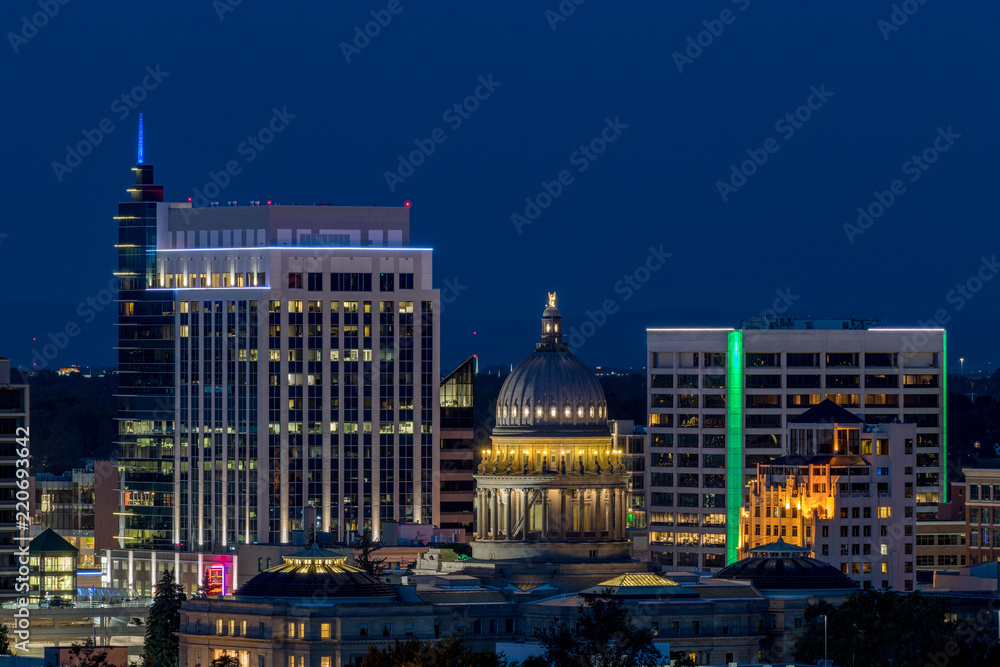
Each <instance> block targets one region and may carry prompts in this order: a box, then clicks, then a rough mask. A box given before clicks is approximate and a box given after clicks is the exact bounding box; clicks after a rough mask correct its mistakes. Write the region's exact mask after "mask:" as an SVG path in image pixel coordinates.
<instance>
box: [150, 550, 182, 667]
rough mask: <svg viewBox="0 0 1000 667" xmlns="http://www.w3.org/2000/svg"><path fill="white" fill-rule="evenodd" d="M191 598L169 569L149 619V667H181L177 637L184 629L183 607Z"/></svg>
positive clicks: (164, 575)
mask: <svg viewBox="0 0 1000 667" xmlns="http://www.w3.org/2000/svg"><path fill="white" fill-rule="evenodd" d="M186 597H187V596H185V595H184V589H183V588H181V586H180V584H178V583H177V582H176V581H175V580H174V571H173V569H169V570H167V571H165V572H164V573H163V576H162V577H160V580H159V581H158V582H156V595H155V596H154V597H153V606H152V607H150V608H149V618H148V619H146V641H145V644H144V646H143V652H142V659H143V661H144V663H145V667H177V660H178V651H179V643H178V640H177V635H176V634H174V633H176V632H177V631H178V630H180V627H181V603H183V602H184V600H185V598H186Z"/></svg>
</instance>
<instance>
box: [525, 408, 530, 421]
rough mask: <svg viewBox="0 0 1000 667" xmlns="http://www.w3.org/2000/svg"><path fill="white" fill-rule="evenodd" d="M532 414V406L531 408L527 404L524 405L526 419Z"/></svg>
mask: <svg viewBox="0 0 1000 667" xmlns="http://www.w3.org/2000/svg"><path fill="white" fill-rule="evenodd" d="M530 416H531V408H529V407H528V406H527V405H526V406H524V418H525V419H527V418H528V417H530Z"/></svg>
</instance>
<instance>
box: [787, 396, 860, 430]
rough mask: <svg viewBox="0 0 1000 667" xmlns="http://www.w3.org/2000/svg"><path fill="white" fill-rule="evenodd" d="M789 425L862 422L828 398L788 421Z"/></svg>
mask: <svg viewBox="0 0 1000 667" xmlns="http://www.w3.org/2000/svg"><path fill="white" fill-rule="evenodd" d="M788 423H789V424H863V423H864V420H863V419H861V418H860V417H858V416H857V415H852V414H851V413H850V412H848V411H847V410H845V409H844V408H842V407H840V406H839V405H837V404H836V403H834V402H833V401H831V400H830V399H829V398H828V399H826V400H824V401H823V402H822V403H820V404H819V405H814V406H813V407H811V408H809V409H808V410H806V411H805V412H803V413H802V414H801V415H799V416H798V417H793V418H792V419H789V420H788Z"/></svg>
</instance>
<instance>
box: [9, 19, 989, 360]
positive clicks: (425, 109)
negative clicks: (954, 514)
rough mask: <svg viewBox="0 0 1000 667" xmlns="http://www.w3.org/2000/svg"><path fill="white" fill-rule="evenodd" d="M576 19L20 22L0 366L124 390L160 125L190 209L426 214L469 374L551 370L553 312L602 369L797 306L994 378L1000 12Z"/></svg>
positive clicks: (13, 31) (173, 178)
mask: <svg viewBox="0 0 1000 667" xmlns="http://www.w3.org/2000/svg"><path fill="white" fill-rule="evenodd" d="M63 1H64V2H65V1H66V0H63ZM47 2H48V3H51V7H50V8H49V12H50V13H54V14H55V15H54V16H52V17H51V18H49V17H47V16H44V15H42V14H37V16H36V17H35V22H36V23H40V24H44V25H43V27H41V28H38V29H37V30H36V29H35V27H34V26H30V27H25V24H24V20H23V19H22V17H25V16H27V17H29V18H28V19H27V20H28V21H29V22H30V21H31V17H32V15H33V14H36V13H38V12H41V11H42V9H40V5H43V6H45V5H46V3H47ZM577 2H581V4H579V5H576V4H574V3H573V2H571V0H564V1H563V2H562V3H561V4H560V3H559V2H558V0H549V1H548V2H544V1H543V2H540V3H487V4H486V6H483V5H482V3H457V2H452V3H442V2H421V1H420V0H415V1H412V2H411V1H409V0H399V2H388V0H386V1H383V0H376V1H366V2H322V3H320V2H295V3H273V2H263V1H261V0H242V2H240V1H239V0H216V1H215V2H212V0H198V1H183V0H182V1H176V2H170V3H136V2H124V1H119V0H106V1H103V2H100V3H87V2H84V1H83V0H69V1H68V2H66V4H59V3H58V2H57V0H42V2H41V3H39V2H38V0H7V1H6V2H4V3H3V9H2V12H0V15H2V22H0V27H2V28H3V30H4V33H6V38H5V42H6V44H5V45H4V46H3V47H2V49H0V51H2V50H5V52H4V53H0V62H2V67H3V70H2V71H3V79H4V82H5V84H6V86H5V92H6V94H5V100H4V104H3V105H2V107H0V114H2V119H3V123H2V127H3V134H4V137H3V146H4V156H5V158H6V160H5V169H4V174H5V179H4V180H5V185H6V187H5V189H4V190H5V195H6V213H5V214H4V216H3V220H2V221H0V285H2V286H3V288H4V290H3V295H2V297H0V301H3V311H2V312H3V315H2V316H0V321H2V326H0V355H3V356H10V357H12V358H13V359H14V361H15V363H18V364H21V365H30V363H31V359H32V352H33V350H35V349H41V348H42V346H43V344H45V343H46V342H48V341H49V340H51V338H50V334H52V337H53V338H55V339H57V340H63V341H64V342H65V344H64V345H62V346H61V347H62V350H61V351H60V353H59V354H58V356H57V357H56V358H54V359H49V360H46V364H47V365H49V366H50V367H51V366H53V365H54V366H60V365H68V364H71V363H75V364H113V363H114V360H115V355H114V351H113V349H112V346H113V345H114V339H115V332H114V327H113V326H112V323H113V322H114V319H115V314H114V308H113V306H107V305H102V304H101V301H102V300H103V301H105V302H106V301H107V299H109V298H110V294H109V293H108V292H107V287H108V284H109V280H110V279H111V272H112V271H113V270H114V265H115V252H114V249H113V247H112V245H113V244H114V242H115V235H116V232H115V221H114V220H113V219H112V216H114V215H115V214H116V205H117V202H119V201H121V200H123V199H124V198H125V197H126V193H125V188H126V187H128V185H129V184H130V182H131V179H132V172H131V171H130V168H131V167H132V165H133V164H134V163H135V159H136V158H135V150H136V131H137V125H138V114H139V112H142V113H143V114H144V119H145V151H146V156H145V157H146V162H147V163H152V164H155V165H156V176H157V182H159V183H162V184H163V185H164V188H165V193H166V199H168V200H171V201H184V200H186V199H187V198H188V197H189V196H195V195H196V190H197V191H203V190H204V187H205V185H206V184H207V183H210V182H211V176H210V173H211V172H219V171H221V170H223V169H225V167H226V164H227V162H229V161H231V160H233V161H236V162H237V163H238V166H239V171H240V173H239V174H237V175H236V176H233V177H232V178H231V181H230V182H229V183H228V185H226V187H224V188H223V189H222V190H221V193H220V194H218V195H217V196H215V197H213V198H212V199H214V200H220V201H223V202H225V201H228V200H237V201H239V202H240V203H241V204H243V203H246V202H248V201H250V200H268V199H271V200H274V201H276V202H279V203H300V204H313V203H320V202H324V203H332V204H340V205H358V204H370V205H384V206H399V205H402V204H403V202H404V201H407V200H410V201H412V203H413V206H412V211H411V241H412V243H413V245H417V246H422V247H433V248H434V249H435V253H434V260H435V283H436V285H437V286H438V287H440V288H441V289H442V292H443V297H444V300H445V301H446V302H447V303H446V305H445V307H444V314H443V321H444V335H443V341H442V357H443V368H448V367H450V366H453V365H454V364H456V363H458V362H460V361H461V360H462V359H464V358H465V357H467V356H468V355H470V354H472V353H478V354H479V356H480V360H481V363H482V364H483V365H484V366H485V365H490V364H508V363H511V362H514V363H516V362H517V361H518V360H520V359H521V358H522V357H524V356H525V355H527V354H528V353H529V352H530V351H531V350H532V349H533V347H534V343H535V341H536V340H537V332H538V327H539V324H538V323H539V317H540V315H541V311H542V309H543V307H544V305H545V300H546V291H557V292H558V293H559V306H560V309H561V310H562V313H563V315H564V317H565V318H566V325H567V328H570V330H571V331H572V330H573V328H574V327H575V329H576V331H581V329H580V327H581V324H582V323H583V321H584V318H585V317H586V313H587V311H590V312H591V313H592V314H593V319H594V320H596V321H597V322H598V323H601V322H605V320H606V323H604V324H603V325H602V326H600V327H597V326H594V327H587V328H585V329H583V331H586V332H588V333H593V335H592V336H590V337H588V338H580V339H579V340H578V341H577V343H578V344H576V345H574V348H575V349H577V353H578V354H579V356H580V357H581V358H583V359H584V360H585V361H586V362H588V363H590V364H595V365H605V366H607V365H612V366H624V367H628V366H632V367H636V368H638V367H641V366H642V364H643V358H644V350H645V331H644V329H645V327H647V326H678V325H679V326H684V325H726V326H732V325H735V324H736V323H737V322H738V321H739V319H740V318H741V317H745V316H752V315H754V314H758V313H760V312H761V311H764V310H766V309H769V308H775V306H777V308H776V310H778V311H785V314H787V315H793V316H806V315H812V316H817V317H819V316H830V317H842V316H851V315H852V314H854V315H858V316H874V315H876V314H877V315H878V316H879V317H884V318H886V319H887V320H888V323H889V324H890V325H895V326H915V325H917V324H918V322H922V323H924V324H933V321H934V320H935V319H937V322H938V323H942V319H943V318H946V319H947V322H946V324H945V325H946V326H947V327H948V329H949V346H948V347H949V356H950V359H949V361H950V363H951V364H952V366H951V368H954V369H957V368H958V357H959V356H964V357H965V359H966V363H965V366H966V370H969V369H970V368H976V367H985V366H986V364H987V362H988V361H990V360H995V359H996V358H997V357H996V356H995V354H994V352H995V350H994V348H993V345H992V344H993V342H994V332H995V331H996V328H997V326H998V325H1000V318H998V315H997V307H996V304H997V303H998V297H1000V279H998V280H990V278H993V277H994V274H995V273H997V272H998V271H1000V266H998V265H995V264H994V261H993V258H995V257H997V256H998V255H1000V248H998V245H1000V244H998V243H997V239H998V234H997V231H996V229H997V228H996V209H997V201H996V198H997V188H996V179H997V172H998V169H997V160H998V155H1000V151H998V148H1000V146H998V143H1000V142H998V131H997V124H996V120H995V119H996V109H997V107H998V93H997V85H996V82H997V81H998V80H1000V76H998V71H997V70H998V66H1000V58H998V50H1000V46H998V40H997V39H996V25H997V22H998V18H1000V7H998V6H997V5H996V3H954V2H951V3H949V2H944V1H943V0H926V2H923V3H922V4H921V3H920V2H918V1H917V0H908V1H907V2H902V3H899V4H897V5H896V7H898V9H896V10H894V9H893V4H892V3H890V2H848V3H843V2H839V3H833V2H828V3H787V2H782V3H765V2H763V1H762V0H736V1H732V2H731V1H730V0H716V1H715V2H698V3H679V2H642V3H612V2H601V1H600V0H588V1H586V2H582V0H577ZM511 5H513V6H511ZM692 5H693V6H692ZM775 5H777V6H775ZM560 7H561V8H562V11H563V13H562V14H560V13H559V11H560ZM55 8H57V10H58V11H57V12H56V11H55ZM391 10H395V11H396V13H392V11H391ZM570 10H572V13H570ZM907 10H909V11H910V12H911V14H907V13H906V11H907ZM372 12H375V17H374V18H373V15H372ZM566 14H568V15H566ZM43 19H44V20H43ZM376 20H381V21H382V22H383V23H386V25H384V26H381V25H377V24H375V23H371V22H373V21H376ZM893 21H895V23H894V22H893ZM904 21H905V22H904ZM880 22H881V23H880ZM367 23H371V25H370V26H368V30H369V32H370V33H372V34H375V36H374V37H368V36H363V37H358V36H357V32H356V28H357V29H358V31H359V32H361V33H363V32H364V30H365V26H366V24H367ZM689 38H690V41H689ZM348 60H349V62H348ZM137 86H138V89H137V88H136V87H137ZM133 93H136V95H135V97H136V98H138V97H142V98H144V99H142V100H141V101H140V102H138V103H136V101H135V100H134V99H132V96H133ZM477 94H478V98H477V97H476V95H477ZM123 95H124V96H125V97H126V100H127V101H123V100H122V96H123ZM470 96H471V98H470ZM456 104H458V105H459V109H460V111H459V110H456V109H455V105H456ZM463 105H464V106H463ZM132 107H134V108H132ZM470 109H471V110H470ZM276 113H277V114H278V115H279V117H280V118H281V119H282V120H280V122H277V125H279V126H282V127H283V129H282V130H281V132H279V133H277V134H274V135H273V136H272V137H267V136H266V133H265V138H271V139H272V141H271V142H270V143H267V144H263V143H261V142H260V141H258V142H257V143H258V147H254V145H253V143H250V142H248V138H249V137H251V136H257V135H258V133H259V132H260V130H261V129H263V128H266V127H267V126H268V124H269V123H270V122H271V121H272V118H273V117H274V116H275V114H276ZM786 114H790V116H788V117H786ZM102 122H103V124H102ZM102 128H104V129H102ZM108 128H110V129H111V130H112V131H110V132H107V131H106V130H107V129H108ZM602 135H603V136H602ZM88 137H89V138H90V139H88ZM435 137H436V138H437V139H438V142H435V141H434V138H435ZM92 139H99V143H98V145H96V146H95V147H93V149H92V152H90V154H89V155H87V156H85V157H80V158H79V163H78V164H77V163H76V160H75V159H73V157H74V156H69V157H68V156H67V146H70V147H76V146H77V145H78V144H80V142H85V143H86V142H88V141H91V142H92V143H97V142H96V141H92ZM442 139H443V141H442ZM935 142H937V144H936V146H935ZM421 146H423V148H422V149H421V148H420V147H421ZM429 146H432V147H433V152H432V153H431V152H430V149H429V148H428V147H429ZM87 148H89V146H84V149H83V150H84V151H86V150H87ZM925 149H928V150H927V153H926V154H925ZM413 151H423V154H418V155H417V157H416V158H415V160H414V162H420V163H421V164H419V166H415V167H414V168H413V170H412V173H410V170H409V166H407V165H402V166H401V165H400V159H399V157H398V156H400V155H403V156H404V157H405V158H406V159H407V162H410V160H409V156H410V155H411V153H413ZM88 152H89V151H88ZM914 156H916V157H917V161H916V162H915V161H914V160H913V158H914ZM925 158H926V159H927V161H925ZM748 160H750V161H751V162H747V161H748ZM754 160H756V162H754ZM56 162H58V163H60V164H58V165H54V164H53V163H56ZM928 162H933V163H932V164H930V163H928ZM72 164H76V166H71V165H72ZM734 169H735V170H736V171H737V172H741V171H742V172H743V173H737V174H736V175H734V173H733V170H734ZM386 172H392V173H393V174H394V175H393V176H391V177H389V176H387V175H386ZM746 174H750V175H749V176H747V175H746ZM560 178H562V182H560ZM894 181H898V182H897V183H895V184H894ZM543 182H544V183H545V184H547V186H546V185H543ZM894 189H895V192H893V190H894ZM876 193H878V194H876ZM526 198H528V199H529V200H534V202H535V203H534V205H535V206H538V207H539V208H538V209H535V208H533V207H532V206H529V204H528V203H527V202H526ZM880 199H881V200H882V201H881V202H880V201H879V200H880ZM858 207H862V208H863V209H865V210H869V211H870V212H871V213H872V218H871V219H866V218H863V219H862V220H861V224H860V225H859V224H858V218H859V213H858ZM879 213H880V214H881V215H876V214H879ZM512 216H514V217H512ZM516 216H521V217H516ZM531 218H533V219H531ZM845 225H847V227H846V228H845ZM984 258H985V260H986V261H985V263H984ZM647 262H648V264H647ZM650 269H652V270H650ZM630 281H631V283H632V284H633V285H634V287H633V286H630V284H629V283H630ZM980 281H983V282H980ZM960 287H961V290H963V291H964V292H965V294H964V295H963V293H962V291H960V290H959V288H960ZM88 299H93V300H94V301H92V302H91V303H90V305H87V304H88V302H87V300H88ZM81 303H83V304H84V306H82V307H80V306H79V304H81ZM95 304H96V306H95ZM605 306H607V309H606V310H607V311H611V312H610V314H608V313H607V312H604V311H605ZM599 311H601V312H599ZM69 324H75V325H77V326H78V327H79V334H78V335H75V336H72V337H68V338H65V339H63V338H62V337H61V336H60V333H59V332H63V331H65V328H66V326H67V325H69ZM72 330H74V331H75V330H76V329H75V328H72ZM473 332H475V334H474V333H473ZM32 338H37V340H35V341H33V340H32ZM571 342H572V341H571Z"/></svg>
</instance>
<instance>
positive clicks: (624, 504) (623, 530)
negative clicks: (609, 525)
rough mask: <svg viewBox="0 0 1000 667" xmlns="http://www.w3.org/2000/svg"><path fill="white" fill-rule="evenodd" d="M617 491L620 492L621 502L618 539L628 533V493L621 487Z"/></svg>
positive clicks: (621, 538)
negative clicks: (620, 525)
mask: <svg viewBox="0 0 1000 667" xmlns="http://www.w3.org/2000/svg"><path fill="white" fill-rule="evenodd" d="M619 493H621V496H622V504H621V511H620V514H621V524H622V528H621V533H620V535H619V536H618V539H620V540H624V539H625V538H626V536H627V535H628V530H627V528H628V493H626V492H625V489H621V491H619Z"/></svg>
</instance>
